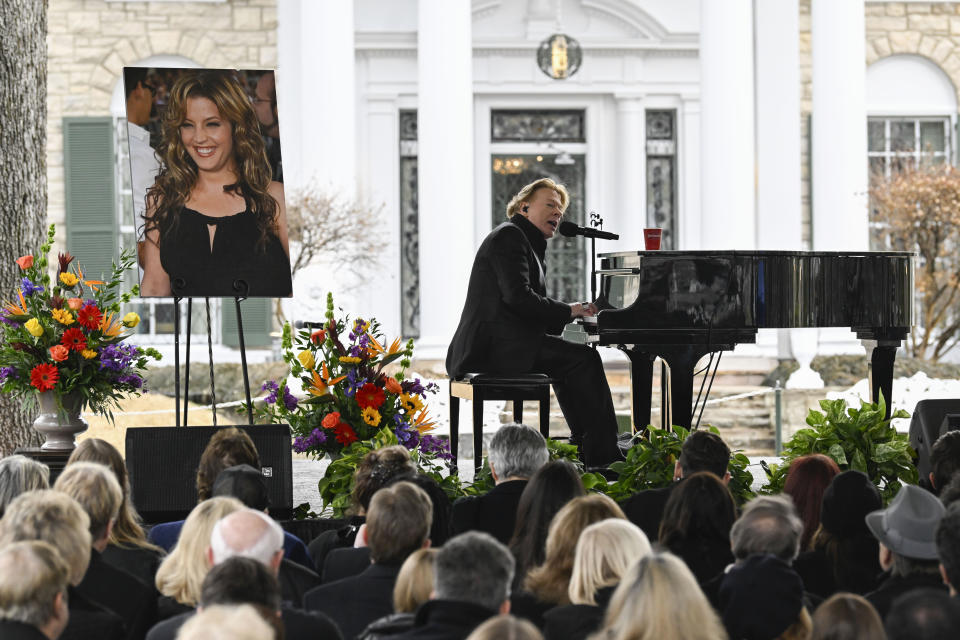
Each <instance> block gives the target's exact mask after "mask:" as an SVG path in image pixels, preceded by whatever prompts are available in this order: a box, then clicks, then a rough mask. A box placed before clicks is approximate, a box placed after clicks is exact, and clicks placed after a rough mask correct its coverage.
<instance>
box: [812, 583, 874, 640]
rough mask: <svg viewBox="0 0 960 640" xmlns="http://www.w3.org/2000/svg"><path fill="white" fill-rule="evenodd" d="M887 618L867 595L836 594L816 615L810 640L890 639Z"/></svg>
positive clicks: (822, 605)
mask: <svg viewBox="0 0 960 640" xmlns="http://www.w3.org/2000/svg"><path fill="white" fill-rule="evenodd" d="M886 638H887V634H886V633H885V632H884V630H883V620H881V619H880V616H879V615H877V610H876V609H874V608H873V605H872V604H870V603H869V602H867V600H866V598H864V597H863V596H858V595H856V594H853V593H836V594H834V595H832V596H830V598H829V599H828V600H827V601H826V602H824V603H823V604H821V605H820V606H819V607H817V610H816V611H815V612H814V614H813V633H812V634H811V636H810V640H886Z"/></svg>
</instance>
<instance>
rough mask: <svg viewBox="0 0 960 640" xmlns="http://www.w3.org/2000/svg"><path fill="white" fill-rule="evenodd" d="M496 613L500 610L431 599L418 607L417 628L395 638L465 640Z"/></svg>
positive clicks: (415, 622) (414, 626) (467, 603)
mask: <svg viewBox="0 0 960 640" xmlns="http://www.w3.org/2000/svg"><path fill="white" fill-rule="evenodd" d="M495 615H497V612H496V611H493V610H492V609H487V608H486V607H482V606H480V605H478V604H473V603H471V602H459V601H455V600H430V601H429V602H426V603H424V604H423V606H421V607H420V608H419V609H417V618H416V620H415V621H414V623H413V628H412V629H411V630H410V631H408V632H406V633H401V634H399V635H396V636H393V637H394V638H396V639H397V640H400V638H409V639H414V638H415V639H416V640H464V639H465V638H466V637H467V636H469V635H470V634H471V633H472V632H473V630H474V629H476V628H477V627H479V626H480V625H481V624H483V623H484V622H485V621H487V620H488V619H490V618H492V617H493V616H495Z"/></svg>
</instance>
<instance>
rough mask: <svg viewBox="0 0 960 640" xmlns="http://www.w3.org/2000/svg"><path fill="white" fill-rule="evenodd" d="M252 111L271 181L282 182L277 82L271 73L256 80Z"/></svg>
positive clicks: (268, 72)
mask: <svg viewBox="0 0 960 640" xmlns="http://www.w3.org/2000/svg"><path fill="white" fill-rule="evenodd" d="M253 110H254V111H255V112H256V114H257V120H259V121H260V125H261V127H260V133H261V135H262V136H263V144H264V146H265V147H266V150H267V161H268V162H269V163H270V169H271V170H272V172H273V179H274V180H276V181H277V182H283V157H282V154H281V152H280V113H279V111H278V109H277V81H276V78H275V77H274V75H273V71H267V72H266V73H264V74H263V75H262V76H260V78H259V79H258V80H257V86H256V88H255V89H254V95H253Z"/></svg>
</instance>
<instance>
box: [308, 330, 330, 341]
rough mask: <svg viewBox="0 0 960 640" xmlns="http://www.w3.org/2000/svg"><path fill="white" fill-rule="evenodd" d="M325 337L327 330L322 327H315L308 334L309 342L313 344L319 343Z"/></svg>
mask: <svg viewBox="0 0 960 640" xmlns="http://www.w3.org/2000/svg"><path fill="white" fill-rule="evenodd" d="M326 338H327V332H326V331H324V330H323V329H317V330H316V331H314V332H313V333H311V334H310V342H312V343H313V344H320V343H321V342H323V341H324V340H325V339H326Z"/></svg>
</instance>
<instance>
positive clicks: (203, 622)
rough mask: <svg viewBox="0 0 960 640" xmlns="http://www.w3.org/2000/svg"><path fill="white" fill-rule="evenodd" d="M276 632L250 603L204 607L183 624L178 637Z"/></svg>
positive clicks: (229, 639)
mask: <svg viewBox="0 0 960 640" xmlns="http://www.w3.org/2000/svg"><path fill="white" fill-rule="evenodd" d="M274 638H276V634H275V633H274V631H273V629H272V628H271V627H270V625H269V624H267V622H266V620H264V619H263V616H261V615H260V614H259V613H257V610H256V609H255V608H253V607H252V606H251V605H249V604H241V605H214V606H212V607H204V608H203V611H200V612H199V613H197V614H196V615H193V616H190V618H189V619H188V620H187V621H186V622H185V623H184V625H183V626H182V627H180V631H179V632H178V633H177V640H273V639H274Z"/></svg>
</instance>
